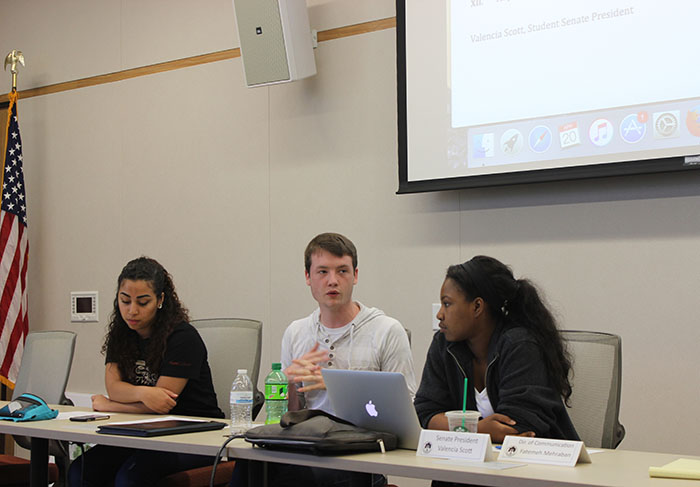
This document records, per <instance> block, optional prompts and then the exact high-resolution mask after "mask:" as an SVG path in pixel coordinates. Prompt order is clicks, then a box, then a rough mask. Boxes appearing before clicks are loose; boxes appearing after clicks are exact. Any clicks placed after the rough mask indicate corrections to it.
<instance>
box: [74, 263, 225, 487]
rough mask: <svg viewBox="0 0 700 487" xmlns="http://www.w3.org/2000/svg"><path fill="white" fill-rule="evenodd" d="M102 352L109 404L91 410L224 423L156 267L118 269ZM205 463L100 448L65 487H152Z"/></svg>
mask: <svg viewBox="0 0 700 487" xmlns="http://www.w3.org/2000/svg"><path fill="white" fill-rule="evenodd" d="M102 353H104V354H105V362H106V367H105V385H106V388H107V394H108V395H109V397H106V396H104V395H101V394H98V395H95V396H92V407H93V409H94V410H95V411H112V412H129V413H157V414H165V413H172V414H178V415H188V416H205V417H212V418H223V417H224V414H223V412H222V411H221V410H220V409H219V407H218V406H217V402H216V394H215V392H214V386H213V384H212V378H211V370H210V369H209V363H208V362H207V350H206V347H205V345H204V342H203V341H202V339H201V337H200V336H199V333H197V330H196V329H195V328H194V327H193V326H192V325H191V324H189V317H188V314H187V310H186V309H185V308H184V307H183V305H182V303H181V302H180V300H179V298H178V296H177V293H176V292H175V286H174V285H173V281H172V278H171V276H170V274H168V272H167V271H166V270H165V269H164V268H163V266H162V265H160V264H159V263H158V262H156V261H155V260H153V259H149V258H147V257H140V258H138V259H134V260H132V261H131V262H129V263H128V264H126V266H124V268H123V269H122V271H121V274H120V275H119V279H118V281H117V295H116V297H115V298H114V310H113V311H112V315H111V319H110V323H109V325H108V329H107V336H106V337H105V342H104V345H103V346H102ZM212 461H213V459H212V458H210V457H206V456H201V455H186V454H178V453H169V452H154V451H147V450H135V449H130V448H117V447H109V446H102V445H100V446H96V447H94V448H92V449H90V450H88V451H87V452H86V453H85V454H83V455H82V456H81V457H79V458H78V459H77V460H76V461H75V462H74V463H73V465H71V469H70V484H71V485H72V486H76V487H77V486H92V485H95V486H98V485H108V484H109V483H110V482H111V481H112V480H114V485H115V487H121V486H127V485H155V483H156V482H157V481H158V480H159V479H161V478H162V477H165V476H167V475H169V474H171V473H174V472H178V471H181V470H188V469H191V468H196V467H200V466H204V465H210V464H211V463H212Z"/></svg>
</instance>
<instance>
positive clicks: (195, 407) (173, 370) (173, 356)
mask: <svg viewBox="0 0 700 487" xmlns="http://www.w3.org/2000/svg"><path fill="white" fill-rule="evenodd" d="M148 342H149V339H147V338H146V339H139V344H138V345H139V359H138V360H136V362H135V364H134V367H135V373H136V374H135V375H136V377H135V379H134V380H131V381H129V382H131V383H132V384H134V385H146V386H154V385H156V383H157V382H158V378H159V377H160V376H161V375H164V376H167V377H179V378H183V379H187V384H186V385H185V388H184V389H183V390H182V392H181V393H180V395H179V396H178V398H177V404H176V405H175V407H174V408H173V409H171V410H170V414H182V415H187V416H204V417H208V418H223V417H224V413H223V412H222V411H221V409H219V406H218V405H217V403H216V393H215V392H214V385H213V384H212V379H211V370H210V369H209V362H208V361H207V348H206V346H205V345H204V341H202V337H200V336H199V333H198V332H197V330H196V329H195V327H194V326H192V325H190V324H189V323H185V322H182V323H180V324H179V325H177V326H175V328H174V329H173V331H172V333H171V334H170V336H169V337H168V339H167V341H166V345H165V355H164V357H163V360H162V362H161V365H160V370H159V371H157V372H152V371H150V370H149V369H148V367H147V366H146V362H145V360H144V357H145V355H146V354H145V350H146V347H147V346H148ZM106 355H107V357H106V362H107V363H109V362H114V361H115V359H114V358H113V356H112V354H111V353H110V350H107V354H106Z"/></svg>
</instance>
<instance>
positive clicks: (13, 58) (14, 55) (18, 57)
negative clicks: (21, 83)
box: [5, 49, 24, 91]
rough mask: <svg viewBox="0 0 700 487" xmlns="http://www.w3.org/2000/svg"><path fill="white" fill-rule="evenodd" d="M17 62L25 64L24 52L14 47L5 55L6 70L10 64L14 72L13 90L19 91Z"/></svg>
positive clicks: (11, 70)
mask: <svg viewBox="0 0 700 487" xmlns="http://www.w3.org/2000/svg"><path fill="white" fill-rule="evenodd" d="M17 63H20V64H21V65H22V66H24V54H22V51H18V50H17V49H13V50H12V51H11V52H10V53H9V54H8V55H7V56H6V57H5V71H7V66H8V65H9V66H10V72H11V73H12V91H17Z"/></svg>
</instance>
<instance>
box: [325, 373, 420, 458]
mask: <svg viewBox="0 0 700 487" xmlns="http://www.w3.org/2000/svg"><path fill="white" fill-rule="evenodd" d="M321 373H322V374H323V380H324V381H325V383H326V389H328V397H329V399H330V401H331V406H333V409H334V411H335V415H336V416H338V417H339V418H341V419H344V420H346V421H350V422H351V423H353V424H354V425H355V426H360V427H361V428H366V429H369V430H375V431H386V432H388V433H393V434H395V435H396V438H397V439H398V447H399V448H406V449H409V450H415V449H416V447H417V446H418V439H419V437H420V431H421V428H420V423H418V416H416V410H415V409H414V408H413V401H412V400H411V395H410V394H409V392H408V387H407V386H406V379H405V378H404V376H403V374H401V373H399V372H374V371H368V370H338V369H321Z"/></svg>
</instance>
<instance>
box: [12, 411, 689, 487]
mask: <svg viewBox="0 0 700 487" xmlns="http://www.w3.org/2000/svg"><path fill="white" fill-rule="evenodd" d="M4 404H5V402H2V401H0V407H2V406H3V405H4ZM52 407H54V408H58V409H59V411H60V412H62V413H70V412H75V411H85V412H88V411H90V410H89V409H85V408H77V407H72V406H52ZM110 416H111V417H110V419H109V420H106V421H105V420H103V421H92V422H88V423H80V422H73V421H69V420H68V419H60V417H61V416H59V418H57V419H53V420H47V421H36V422H24V423H14V422H10V421H2V420H0V433H5V434H12V435H23V436H28V437H31V438H32V449H31V453H30V456H31V467H32V474H31V480H30V484H31V485H32V487H35V486H45V485H46V479H47V465H48V440H63V441H73V442H78V443H97V444H102V445H112V446H122V447H132V448H139V449H146V450H158V451H173V452H180V453H193V454H199V455H210V456H212V457H213V456H214V455H216V454H217V453H218V451H219V449H220V448H221V446H222V445H223V443H224V442H225V441H226V439H227V433H228V431H227V429H223V430H218V431H205V432H198V433H186V434H178V435H169V436H159V437H154V438H140V437H131V436H116V435H105V434H100V433H97V432H96V429H97V426H98V425H100V424H105V423H106V422H119V421H136V420H144V419H154V416H153V415H138V414H122V413H110ZM226 454H227V455H228V457H229V458H235V459H240V460H249V461H252V462H254V464H255V465H264V464H266V463H267V462H278V463H287V464H296V465H306V466H314V467H324V468H331V469H340V470H350V471H357V472H372V473H377V474H384V475H390V476H400V477H413V478H418V479H426V482H425V484H426V485H429V480H433V479H434V480H442V481H448V482H461V483H467V484H472V485H484V486H496V487H512V486H519V487H528V486H545V487H554V486H570V487H577V486H596V487H621V486H630V487H632V486H633V487H646V486H648V487H683V486H685V487H690V486H697V485H698V484H697V483H696V482H694V481H692V480H679V479H660V478H650V477H649V474H648V468H649V466H661V465H665V464H667V463H669V462H671V461H673V460H676V459H678V458H681V457H683V458H694V459H698V457H693V456H687V455H674V454H666V453H651V452H637V451H625V450H601V451H600V452H599V453H594V454H592V455H591V459H592V463H590V464H579V465H577V466H576V467H560V466H551V465H533V464H530V465H518V466H516V467H515V468H508V469H493V468H489V462H487V463H484V464H475V463H466V462H460V461H457V460H446V459H440V458H429V457H421V456H416V453H415V452H414V451H411V450H394V451H390V452H386V453H378V452H377V453H362V454H353V455H340V456H315V455H309V454H303V453H292V452H286V451H274V450H267V449H264V448H259V447H253V446H252V445H251V444H249V443H247V442H245V441H244V440H243V439H235V440H233V441H231V442H230V443H229V444H228V447H227V452H226ZM253 470H255V469H253Z"/></svg>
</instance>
